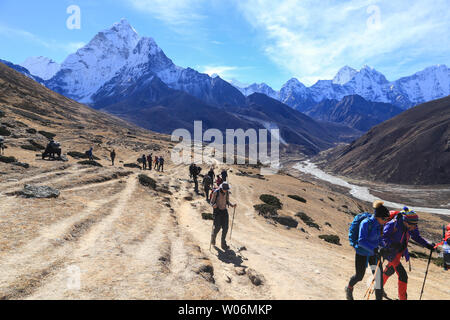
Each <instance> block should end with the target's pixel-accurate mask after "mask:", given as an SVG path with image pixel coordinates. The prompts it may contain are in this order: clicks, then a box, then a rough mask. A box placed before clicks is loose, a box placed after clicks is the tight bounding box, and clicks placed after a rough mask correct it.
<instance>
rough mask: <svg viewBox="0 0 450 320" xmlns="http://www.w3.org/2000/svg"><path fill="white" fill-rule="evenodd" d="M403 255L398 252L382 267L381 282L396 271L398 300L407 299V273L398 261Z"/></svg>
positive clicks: (384, 281)
mask: <svg viewBox="0 0 450 320" xmlns="http://www.w3.org/2000/svg"><path fill="white" fill-rule="evenodd" d="M402 256H403V252H400V253H398V254H397V255H396V256H395V258H394V260H392V261H391V262H389V264H388V265H387V266H386V269H384V274H383V284H385V283H386V281H387V280H388V279H389V277H390V276H392V275H393V274H394V272H395V273H397V276H398V298H399V299H400V300H408V295H407V293H406V292H407V289H408V274H407V273H406V270H405V268H404V267H403V265H402V264H401V262H400V259H401V258H402Z"/></svg>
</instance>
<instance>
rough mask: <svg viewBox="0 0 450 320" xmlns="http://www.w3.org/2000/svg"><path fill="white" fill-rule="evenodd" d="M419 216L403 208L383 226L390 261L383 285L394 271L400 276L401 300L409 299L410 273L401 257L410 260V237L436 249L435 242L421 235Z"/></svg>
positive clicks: (386, 255) (399, 289)
mask: <svg viewBox="0 0 450 320" xmlns="http://www.w3.org/2000/svg"><path fill="white" fill-rule="evenodd" d="M418 222H419V216H418V215H417V214H416V213H415V212H414V211H411V210H409V209H408V208H407V207H404V208H403V211H401V212H400V213H399V214H397V215H396V216H395V217H394V219H392V220H391V221H389V222H388V223H387V224H386V225H385V226H384V228H383V237H382V244H383V247H384V248H386V249H385V250H384V253H385V254H384V257H385V258H386V259H387V260H388V261H389V263H388V265H387V266H386V269H385V270H384V272H383V285H384V284H385V283H386V281H387V280H388V279H389V277H390V276H392V275H393V274H394V273H397V276H398V297H399V299H400V300H407V299H408V295H407V287H408V274H407V273H406V270H405V268H404V267H403V265H402V263H401V261H400V260H401V258H402V257H405V260H406V261H407V262H408V261H409V259H410V256H409V252H408V243H409V239H410V238H412V239H414V241H416V242H417V243H419V244H420V245H421V246H423V247H425V248H427V249H429V250H430V251H431V252H432V251H433V250H434V247H435V244H434V243H431V242H429V241H427V240H425V239H424V238H422V236H421V235H420V232H419V229H418Z"/></svg>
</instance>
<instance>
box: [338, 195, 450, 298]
mask: <svg viewBox="0 0 450 320" xmlns="http://www.w3.org/2000/svg"><path fill="white" fill-rule="evenodd" d="M373 208H374V212H373V214H370V213H362V214H359V215H357V216H356V217H355V219H354V220H353V222H352V224H351V226H350V230H349V241H350V245H351V246H352V247H354V249H355V252H356V255H355V269H356V270H355V274H354V275H353V276H352V277H351V279H350V281H349V283H348V285H347V286H346V287H345V293H346V298H347V300H353V288H354V286H355V285H356V284H357V283H358V282H360V281H361V280H362V279H363V278H364V274H365V271H366V268H367V265H368V264H369V265H370V267H371V269H372V273H373V274H374V283H375V289H374V291H375V298H376V299H377V300H382V299H383V297H385V298H387V295H386V294H385V292H384V289H383V288H384V285H385V284H386V282H387V280H388V279H389V277H391V276H392V275H393V274H394V273H396V274H397V277H398V297H399V299H400V300H407V298H408V295H407V286H408V274H407V272H406V270H405V268H404V267H403V265H402V262H401V259H402V257H404V258H405V260H406V261H407V262H408V261H409V259H410V255H409V252H408V243H409V240H410V239H413V240H414V241H416V242H417V243H418V244H419V245H421V246H422V247H425V248H427V249H428V250H430V258H431V253H432V252H433V251H434V250H435V248H436V247H437V246H438V245H441V244H438V245H436V244H435V243H433V242H431V241H427V240H425V239H424V238H423V237H422V236H421V235H420V232H419V228H418V222H419V216H418V215H417V213H416V212H414V211H413V210H410V209H409V208H408V207H404V208H403V210H402V211H389V210H388V209H387V208H386V207H385V206H384V203H383V202H382V201H375V202H374V203H373ZM447 230H450V225H449V226H447ZM449 233H450V232H449ZM449 236H450V235H448V236H447V240H448V237H449ZM447 240H446V239H444V241H447ZM443 243H444V242H443ZM445 259H447V260H448V255H447V256H446V257H445V258H444V260H445ZM384 260H387V261H388V264H387V265H386V267H385V268H384V270H383V262H384ZM448 263H450V262H448Z"/></svg>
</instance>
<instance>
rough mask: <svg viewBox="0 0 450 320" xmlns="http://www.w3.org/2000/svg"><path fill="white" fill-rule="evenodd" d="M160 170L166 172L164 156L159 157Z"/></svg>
mask: <svg viewBox="0 0 450 320" xmlns="http://www.w3.org/2000/svg"><path fill="white" fill-rule="evenodd" d="M158 171H161V172H164V158H163V157H159V166H158Z"/></svg>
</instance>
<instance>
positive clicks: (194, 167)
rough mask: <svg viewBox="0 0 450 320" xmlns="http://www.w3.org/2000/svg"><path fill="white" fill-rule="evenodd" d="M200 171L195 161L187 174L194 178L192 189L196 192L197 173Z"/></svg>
mask: <svg viewBox="0 0 450 320" xmlns="http://www.w3.org/2000/svg"><path fill="white" fill-rule="evenodd" d="M200 171H202V168H200V167H198V166H197V165H196V164H195V163H193V164H191V166H190V167H189V174H190V176H191V177H192V178H193V179H194V191H195V193H197V194H198V175H199V174H200Z"/></svg>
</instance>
